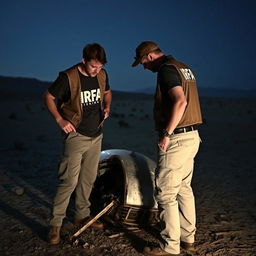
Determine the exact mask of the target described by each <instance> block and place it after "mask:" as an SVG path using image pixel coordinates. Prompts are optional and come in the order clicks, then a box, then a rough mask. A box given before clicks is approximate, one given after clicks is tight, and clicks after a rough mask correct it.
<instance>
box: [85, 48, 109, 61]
mask: <svg viewBox="0 0 256 256" xmlns="http://www.w3.org/2000/svg"><path fill="white" fill-rule="evenodd" d="M83 58H84V59H85V60H86V61H90V60H97V61H99V62H100V63H102V64H103V65H105V64H106V63H107V57H106V53H105V50H104V48H103V47H102V46H101V45H99V44H97V43H92V44H87V45H86V46H85V47H84V49H83Z"/></svg>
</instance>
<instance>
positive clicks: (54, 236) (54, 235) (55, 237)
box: [48, 226, 60, 244]
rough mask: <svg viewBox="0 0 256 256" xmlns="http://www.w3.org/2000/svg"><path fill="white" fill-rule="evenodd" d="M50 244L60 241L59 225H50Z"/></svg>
mask: <svg viewBox="0 0 256 256" xmlns="http://www.w3.org/2000/svg"><path fill="white" fill-rule="evenodd" d="M48 241H49V243H50V244H58V243H59V242H60V227H56V226H52V227H51V228H50V231H49V234H48Z"/></svg>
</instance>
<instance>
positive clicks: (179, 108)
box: [166, 100, 187, 134]
mask: <svg viewBox="0 0 256 256" xmlns="http://www.w3.org/2000/svg"><path fill="white" fill-rule="evenodd" d="M186 105H187V102H186V101H183V100H182V101H178V102H176V103H175V104H174V105H173V108H172V111H171V115H170V119H169V122H168V124H167V126H166V131H167V132H168V133H169V134H171V133H172V132H173V130H174V129H175V128H176V127H177V125H178V124H179V122H180V120H181V118H182V116H183V114H184V111H185V109H186Z"/></svg>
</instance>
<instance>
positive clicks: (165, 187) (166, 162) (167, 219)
mask: <svg viewBox="0 0 256 256" xmlns="http://www.w3.org/2000/svg"><path fill="white" fill-rule="evenodd" d="M199 144H200V137H199V135H198V131H191V132H187V133H180V134H175V135H173V136H172V138H171V139H170V145H169V148H168V150H167V152H163V151H161V150H159V154H158V165H157V169H156V199H157V202H158V205H159V208H160V219H161V222H162V224H163V227H162V228H163V229H162V231H161V237H162V239H163V243H161V244H160V246H161V248H162V249H163V250H165V251H166V252H168V253H172V254H179V253H180V241H184V242H188V243H193V242H194V236H195V230H196V226H195V225H196V214H195V200H194V195H193V190H192V188H191V180H192V175H193V166H194V157H195V156H196V153H197V151H198V148H199Z"/></svg>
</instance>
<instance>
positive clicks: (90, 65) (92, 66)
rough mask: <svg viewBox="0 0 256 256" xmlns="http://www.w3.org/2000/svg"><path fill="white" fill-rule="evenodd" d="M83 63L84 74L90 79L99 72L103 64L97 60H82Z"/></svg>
mask: <svg viewBox="0 0 256 256" xmlns="http://www.w3.org/2000/svg"><path fill="white" fill-rule="evenodd" d="M83 63H84V67H85V70H86V73H87V74H88V75H89V76H91V77H95V76H97V75H98V73H99V72H100V70H101V69H102V68H103V64H102V63H100V62H99V61H98V60H90V61H86V60H85V59H83Z"/></svg>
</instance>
